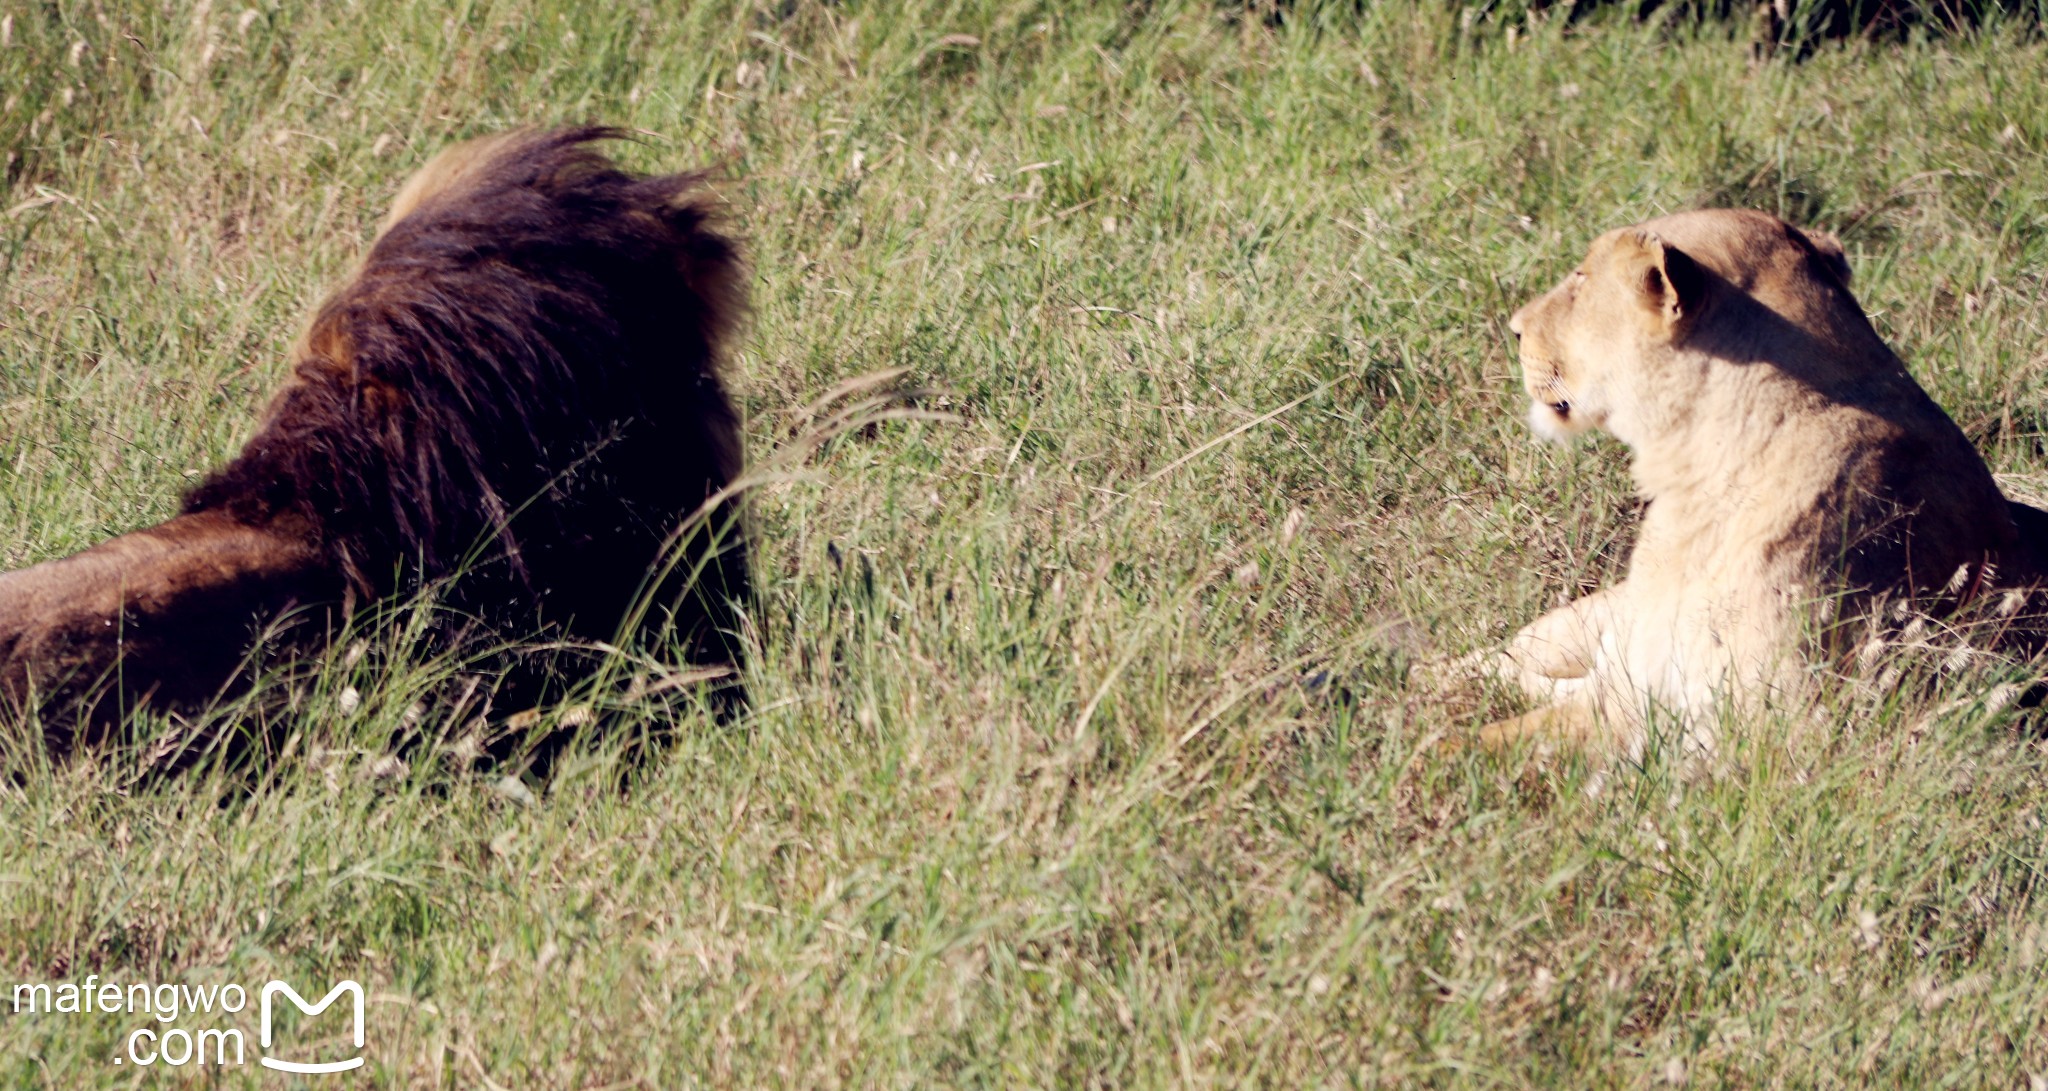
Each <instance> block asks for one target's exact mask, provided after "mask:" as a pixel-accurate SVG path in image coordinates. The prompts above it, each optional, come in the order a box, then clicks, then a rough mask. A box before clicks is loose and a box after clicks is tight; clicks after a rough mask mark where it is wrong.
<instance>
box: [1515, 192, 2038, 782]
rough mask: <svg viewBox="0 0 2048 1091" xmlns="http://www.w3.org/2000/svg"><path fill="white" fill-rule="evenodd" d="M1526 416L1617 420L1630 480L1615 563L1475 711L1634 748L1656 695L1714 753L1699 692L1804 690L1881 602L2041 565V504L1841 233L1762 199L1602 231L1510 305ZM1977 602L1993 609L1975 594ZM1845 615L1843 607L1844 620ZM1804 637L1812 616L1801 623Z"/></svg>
mask: <svg viewBox="0 0 2048 1091" xmlns="http://www.w3.org/2000/svg"><path fill="white" fill-rule="evenodd" d="M1508 327H1509V328H1510V329H1511V330H1513V331H1514V333H1515V336H1516V337H1517V338H1518V339H1519V340H1520V342H1521V364H1522V373H1523V381H1524V385H1525V386H1526V387H1527V389H1528V392H1529V397H1530V400H1531V405H1530V407H1529V421H1530V424H1531V425H1532V426H1533V427H1534V428H1535V430H1536V431H1537V432H1538V433H1539V434H1540V435H1543V436H1545V437H1547V438H1550V439H1553V440H1557V441H1560V442H1562V441H1568V440H1570V439H1571V438H1573V437H1575V436H1578V435H1580V434H1582V433H1584V432H1587V431H1589V430H1592V429H1595V428H1604V429H1606V430H1607V431H1608V432H1610V433H1612V434H1613V435H1614V436H1616V437H1618V438H1619V439H1620V440H1621V441H1622V442H1623V443H1626V444H1627V445H1628V447H1629V449H1630V452H1631V454H1632V456H1633V458H1632V460H1631V462H1630V472H1631V474H1632V476H1633V477H1634V479H1635V483H1636V487H1637V488H1638V490H1640V492H1641V494H1642V496H1643V498H1644V499H1645V500H1647V501H1648V507H1647V510H1646V511H1645V513H1644V516H1643V522H1642V529H1641V533H1640V535H1639V537H1638V539H1637V541H1636V545H1635V550H1634V552H1633V553H1632V554H1631V555H1630V557H1629V563H1628V575H1627V578H1625V579H1623V580H1622V581H1621V582H1620V583H1618V584H1615V585H1614V586H1612V587H1609V588H1606V589H1604V590H1601V591H1599V592H1596V593H1594V594H1592V595H1588V596H1586V597H1585V598H1582V599H1579V600H1578V601H1576V602H1573V603H1570V604H1568V605H1566V606H1563V607H1560V608H1559V609H1556V610H1553V611H1551V612H1550V613H1548V614H1545V615H1544V616H1543V617H1541V618H1539V619H1537V621H1535V622H1534V623H1533V624H1531V625H1529V626H1528V627H1526V628H1524V629H1523V630H1522V631H1521V632H1519V633H1517V634H1516V635H1515V637H1514V639H1513V640H1512V641H1511V642H1510V643H1509V645H1508V647H1507V649H1506V650H1505V653H1504V654H1503V656H1502V657H1501V658H1500V660H1499V661H1498V663H1497V666H1498V668H1499V669H1500V671H1501V673H1504V674H1505V675H1506V676H1508V677H1509V678H1511V679H1512V680H1513V681H1515V682H1516V683H1518V684H1519V685H1520V686H1521V687H1522V688H1523V689H1524V690H1525V691H1527V693H1528V694H1529V695H1531V696H1532V697H1534V698H1536V699H1538V700H1540V701H1543V702H1544V704H1543V705H1542V706H1541V707H1540V708H1538V709H1537V710H1536V711H1533V712H1530V713H1528V714H1526V715H1523V716H1519V717H1516V718H1514V719H1511V720H1504V721H1501V722H1498V723H1495V724H1492V725H1489V726H1488V727H1486V728H1484V729H1483V731H1482V733H1481V740H1482V742H1483V743H1484V744H1485V745H1487V746H1490V747H1501V746H1505V745H1507V744H1510V743H1512V742H1514V741H1515V740H1518V739H1522V738H1528V737H1540V738H1551V739H1560V740H1566V741H1571V742H1575V743H1578V744H1581V745H1584V746H1587V747H1589V748H1594V749H1609V748H1620V749H1623V750H1626V751H1628V752H1630V753H1632V754H1634V753H1639V752H1640V750H1641V748H1642V746H1643V743H1644V740H1645V734H1646V732H1645V725H1646V723H1647V722H1648V721H1649V719H1650V716H1651V709H1652V708H1661V709H1662V710H1664V711H1665V712H1666V713H1668V714H1670V716H1671V718H1672V720H1673V721H1674V722H1676V723H1678V724H1680V725H1682V727H1683V743H1684V745H1685V747H1686V749H1687V750H1688V751H1691V752H1695V753H1697V752H1699V751H1711V750H1712V748H1713V746H1714V739H1713V733H1712V728H1713V721H1714V720H1715V718H1716V716H1715V713H1716V712H1717V710H1720V709H1722V708H1725V707H1727V704H1728V703H1729V702H1731V701H1732V702H1738V703H1741V702H1748V701H1751V700H1753V699H1754V698H1757V697H1759V696H1763V695H1767V694H1771V693H1777V694H1780V695H1795V696H1796V695H1797V694H1798V693H1799V692H1800V690H1801V687H1802V686H1803V685H1804V681H1803V680H1804V679H1805V678H1806V677H1807V675H1808V674H1809V672H1808V671H1807V670H1806V669H1805V666H1806V663H1805V659H1804V657H1803V656H1802V655H1801V654H1799V653H1800V652H1801V650H1802V647H1801V646H1802V643H1805V644H1806V646H1807V649H1808V650H1818V651H1821V652H1822V653H1824V654H1825V653H1826V652H1829V651H1832V652H1835V653H1839V652H1841V651H1842V650H1843V649H1842V647H1841V646H1840V645H1841V644H1842V643H1844V640H1843V637H1844V636H1845V635H1847V634H1848V633H1849V632H1850V630H1849V629H1847V628H1846V627H1845V623H1847V622H1850V621H1853V620H1856V619H1859V618H1866V619H1867V618H1869V617H1870V616H1871V611H1872V608H1873V606H1874V605H1875V604H1876V603H1878V602H1880V601H1883V600H1887V599H1890V600H1899V599H1905V598H1913V597H1916V596H1924V597H1923V598H1922V601H1923V602H1933V603H1937V604H1941V605H1943V606H1945V607H1947V608H1953V607H1956V606H1958V605H1961V604H1963V603H1965V602H1967V601H1970V600H1973V599H1975V600H1983V599H1984V598H1985V596H1986V595H1987V593H1990V592H1993V591H1994V585H1995V590H1996V593H1997V594H1998V595H2000V596H2002V598H2001V599H1998V600H1993V601H1996V602H2000V603H2001V604H2002V605H2003V606H2004V608H2005V610H2006V612H2008V613H2010V612H2011V611H2013V610H2014V609H2016V608H2018V607H2020V606H2022V605H2024V599H2023V598H2021V597H2019V596H2011V595H2007V594H2006V589H2008V588H2013V587H2024V586H2029V585H2032V584H2035V583H2037V582H2039V581H2040V580H2041V578H2042V575H2043V569H2044V565H2043V563H2042V558H2041V556H2040V555H2039V551H2040V550H2041V548H2042V547H2043V546H2044V545H2048V513H2043V512H2040V511H2037V510H2035V509H2033V508H2029V507H2026V506H2025V505H2021V504H2016V503H2011V502H2009V501H2007V500H2006V498H2005V497H2004V496H2002V495H2001V494H2000V493H1999V490H1998V486H1997V484H1996V483H1995V482H1993V480H1992V477H1991V473H1990V471H1989V470H1988V469H1986V468H1985V465H1984V462H1983V460H1982V459H1981V458H1979V457H1978V455H1977V452H1976V450H1975V449H1973V448H1972V447H1971V445H1970V442H1969V440H1968V439H1966V438H1965V437H1964V436H1963V433H1962V431H1961V430H1960V429H1958V428H1957V427H1956V425H1955V423H1954V422H1953V421H1951V420H1950V419H1949V418H1948V416H1947V414H1945V413H1943V412H1942V411H1941V409H1940V407H1938V406H1936V405H1935V404H1934V402H1933V401H1932V400H1931V399H1929V398H1928V396H1927V394H1926V393H1925V392H1924V391H1922V390H1921V389H1920V386H1919V384H1917V383H1915V382H1914V381H1913V377H1912V376H1911V375H1909V374H1907V372H1906V368H1905V365H1904V364H1902V363H1901V362H1900V361H1899V358H1898V357H1897V356H1896V355H1894V354H1893V353H1892V351H1891V350H1890V349H1889V348H1887V347H1886V346H1885V344H1884V342H1883V341H1882V340H1881V339H1879V337H1878V336H1877V333H1876V331H1875V330H1873V329H1872V328H1871V326H1870V323H1869V321H1867V320H1866V319H1865V317H1864V314H1863V310H1862V308H1861V307H1859V306H1858V305H1857V303H1856V299H1855V297H1854V296H1852V295H1851V294H1850V293H1849V265H1848V261H1847V260H1846V259H1845V258H1844V256H1843V254H1842V248H1841V246H1840V245H1839V244H1838V243H1836V242H1835V241H1834V240H1833V239H1831V238H1828V237H1826V236H1822V235H1809V234H1806V233H1804V232H1802V231H1800V230H1799V229H1798V228H1795V227H1793V226H1791V225H1789V224H1787V223H1785V222H1783V221H1781V220H1779V219H1777V218H1776V217H1773V216H1768V215H1765V214H1763V213H1759V212H1746V211H1732V210H1710V211H1701V212H1687V213H1681V214H1678V215H1674V216H1666V217H1663V218H1661V219H1656V220H1652V221H1650V222H1648V223H1644V224H1639V225H1637V226H1635V227H1625V228H1621V229H1619V230H1615V231H1609V232H1608V233H1606V234H1604V235H1602V236H1600V238H1598V239H1597V240H1595V241H1594V243H1593V246H1592V249H1591V250H1590V251H1588V252H1587V254H1586V257H1585V260H1584V261H1582V262H1580V263H1579V265H1578V267H1577V268H1576V269H1574V270H1573V271H1572V272H1571V274H1570V275H1569V276H1567V277H1565V279H1564V281H1563V283H1561V284H1559V285H1558V286H1557V287H1555V288H1553V289H1551V290H1550V291H1549V292H1547V293H1545V294H1544V295H1542V296H1540V297H1538V298H1537V299H1536V300H1535V301H1533V302H1531V303H1530V304H1528V305H1527V306H1525V307H1523V308H1522V309H1521V310H1519V311H1517V312H1516V313H1515V315H1514V316H1513V317H1512V318H1511V319H1510V320H1509V322H1508ZM1993 612H1994V613H1995V612H1996V608H1995V607H1994V610H1993ZM1857 631H1859V632H1860V631H1861V630H1857ZM1802 635H1818V636H1819V637H1820V638H1821V639H1820V640H1819V641H1818V645H1817V646H1816V645H1815V644H1813V643H1810V642H1803V641H1802V639H1801V638H1802Z"/></svg>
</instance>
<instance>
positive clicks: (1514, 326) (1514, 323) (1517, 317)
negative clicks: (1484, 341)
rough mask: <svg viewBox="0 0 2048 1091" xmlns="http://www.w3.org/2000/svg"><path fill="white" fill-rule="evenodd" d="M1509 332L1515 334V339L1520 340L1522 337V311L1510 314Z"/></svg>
mask: <svg viewBox="0 0 2048 1091" xmlns="http://www.w3.org/2000/svg"><path fill="white" fill-rule="evenodd" d="M1508 332H1509V333H1512V334H1514V335H1515V340H1517V341H1520V340H1521V339H1522V312H1521V311H1516V312H1515V313H1513V314H1511V315H1509V316H1508Z"/></svg>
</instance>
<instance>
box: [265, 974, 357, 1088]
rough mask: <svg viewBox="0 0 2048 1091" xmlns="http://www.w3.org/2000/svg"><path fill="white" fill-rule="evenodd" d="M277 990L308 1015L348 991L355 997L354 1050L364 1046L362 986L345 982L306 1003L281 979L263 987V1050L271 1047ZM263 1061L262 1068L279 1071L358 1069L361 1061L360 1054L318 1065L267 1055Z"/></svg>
mask: <svg viewBox="0 0 2048 1091" xmlns="http://www.w3.org/2000/svg"><path fill="white" fill-rule="evenodd" d="M278 993H283V994H285V995H286V996H288V997H290V998H291V1001H292V1003H293V1004H294V1005H296V1006H297V1007H298V1009H299V1010H300V1011H302V1012H304V1013H306V1014H307V1015H318V1014H320V1013H321V1012H323V1011H326V1010H327V1009H328V1008H329V1007H330V1006H331V1005H333V1003H334V1002H335V1001H336V1000H338V999H340V998H341V994H343V993H348V994H350V995H351V996H352V997H353V998H354V1000H355V1016H356V1049H357V1050H358V1051H360V1050H361V1049H362V1048H363V987H362V986H361V985H358V984H356V983H355V982H353V981H344V982H342V983H341V984H339V985H336V986H335V987H334V988H333V989H331V990H329V991H328V993H327V995H326V996H323V997H321V998H320V1002H319V1003H318V1004H308V1003H306V998H305V997H303V996H300V995H299V994H298V993H297V992H296V991H294V990H293V989H292V987H291V986H290V985H287V984H285V983H284V982H282V981H273V982H271V983H269V984H268V985H265V986H263V998H262V1004H263V1009H262V1024H261V1030H262V1038H261V1041H262V1043H263V1048H264V1049H265V1050H266V1051H268V1050H269V1049H270V998H271V997H273V996H276V995H277V994H278ZM262 1060H263V1067H265V1068H275V1069H277V1070H279V1071H281V1072H314V1073H318V1072H347V1071H348V1070H349V1069H351V1068H361V1067H362V1064H363V1059H362V1058H361V1057H350V1058H349V1059H348V1060H346V1061H328V1062H325V1063H321V1064H308V1063H305V1062H301V1061H279V1060H273V1059H271V1058H269V1057H264V1058H263V1059H262Z"/></svg>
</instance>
